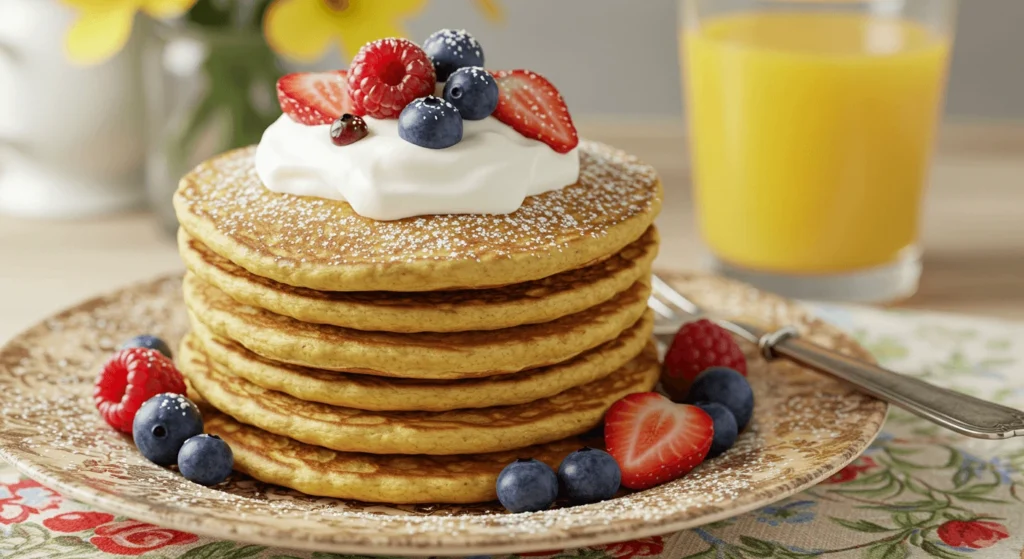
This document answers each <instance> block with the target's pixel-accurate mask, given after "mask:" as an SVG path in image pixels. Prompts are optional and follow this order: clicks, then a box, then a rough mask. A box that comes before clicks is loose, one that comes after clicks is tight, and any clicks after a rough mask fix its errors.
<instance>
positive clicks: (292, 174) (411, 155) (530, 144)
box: [256, 115, 580, 221]
mask: <svg viewBox="0 0 1024 559" xmlns="http://www.w3.org/2000/svg"><path fill="white" fill-rule="evenodd" d="M364 120H365V121H366V125H367V128H368V129H369V135H368V136H367V137H365V138H363V139H362V140H359V141H358V142H355V143H354V144H350V145H347V146H341V147H339V146H336V145H334V144H333V142H331V136H330V125H321V126H306V125H303V124H299V123H297V122H295V121H293V120H292V119H291V118H290V117H288V116H286V115H282V116H281V118H279V119H278V120H277V121H276V122H275V123H274V124H272V125H270V127H269V128H267V130H266V132H264V134H263V138H262V139H261V140H260V143H259V146H258V147H257V148H256V173H257V174H258V175H259V177H260V180H262V181H263V184H264V185H265V186H266V187H267V188H268V189H270V190H272V191H274V192H281V193H287V194H295V195H299V196H317V197H320V198H329V199H332V200H345V201H346V202H348V203H349V204H351V205H352V209H354V210H355V211H356V213H358V214H359V215H361V216H363V217H368V218H370V219H376V220H382V221H387V220H394V219H401V218H405V217H413V216H418V215H431V214H507V213H512V212H514V211H516V210H517V209H519V207H520V206H522V204H523V201H524V200H525V199H526V197H527V196H535V195H538V194H543V193H545V192H549V191H551V190H558V189H560V188H563V187H565V186H568V185H570V184H574V183H575V182H576V181H577V179H578V178H579V173H580V158H579V152H578V151H577V149H578V148H577V149H573V150H572V151H570V152H569V153H565V154H561V153H557V152H556V151H554V150H553V149H551V148H550V147H548V146H547V145H546V144H544V143H542V142H539V141H537V140H533V139H530V138H527V137H525V136H523V135H521V134H520V133H518V132H516V131H515V130H513V129H512V128H511V127H509V126H507V125H505V124H503V123H501V122H500V121H498V120H497V119H495V118H494V117H488V118H485V119H483V120H477V121H469V120H467V121H465V122H464V124H463V126H464V128H463V137H462V141H461V142H459V143H458V144H456V145H454V146H452V147H450V148H447V149H427V148H422V147H419V146H416V145H413V144H411V143H409V142H406V141H405V140H403V139H401V138H400V137H399V136H398V121H397V120H379V119H374V118H368V117H367V118H365V119H364Z"/></svg>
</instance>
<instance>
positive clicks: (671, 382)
mask: <svg viewBox="0 0 1024 559" xmlns="http://www.w3.org/2000/svg"><path fill="white" fill-rule="evenodd" d="M711 367H729V368H730V369H735V370H736V371H738V372H739V373H740V374H741V375H743V376H747V359H746V357H744V356H743V350H742V349H740V346H739V344H737V343H736V340H735V339H733V337H732V334H730V333H729V332H728V331H726V330H725V329H724V328H722V327H721V326H719V325H717V324H715V323H714V322H711V321H710V320H707V319H705V318H702V319H700V320H697V321H694V322H688V323H686V324H684V325H683V327H682V328H680V329H679V332H677V333H676V335H675V337H674V338H673V339H672V345H671V346H669V348H668V353H666V354H665V365H664V366H663V367H662V370H661V385H662V387H663V388H664V389H665V391H666V392H668V395H669V396H671V397H672V399H673V400H676V401H681V400H683V399H685V398H686V394H687V392H689V391H690V385H691V384H693V380H694V379H695V378H697V375H699V374H701V373H703V372H704V371H706V370H707V369H709V368H711Z"/></svg>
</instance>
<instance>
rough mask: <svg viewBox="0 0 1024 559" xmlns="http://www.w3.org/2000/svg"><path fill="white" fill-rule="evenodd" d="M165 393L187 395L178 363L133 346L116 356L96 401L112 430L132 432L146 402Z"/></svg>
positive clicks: (109, 363)
mask: <svg viewBox="0 0 1024 559" xmlns="http://www.w3.org/2000/svg"><path fill="white" fill-rule="evenodd" d="M164 392H173V393H175V394H185V379H184V378H183V377H182V376H181V373H179V372H178V369H176V368H174V363H172V362H171V360H170V359H168V358H166V357H164V355H163V354H161V353H160V352H159V351H157V350H155V349H148V348H144V347H133V348H128V349H122V350H121V351H118V352H117V353H115V354H114V356H113V357H111V358H110V360H109V361H107V363H106V364H105V365H104V366H103V369H102V370H101V371H100V374H99V376H98V377H97V378H96V385H95V386H94V388H93V393H92V397H93V401H94V402H95V403H96V409H98V410H99V411H100V415H101V416H103V419H104V421H106V422H107V423H108V424H109V425H110V426H111V427H113V428H114V429H117V430H118V431H121V432H122V433H131V432H132V422H133V421H134V420H135V412H137V411H139V408H140V407H142V404H143V403H145V401H146V400H148V399H150V398H152V397H153V396H156V395H157V394H161V393H164Z"/></svg>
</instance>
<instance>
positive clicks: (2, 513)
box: [0, 479, 62, 525]
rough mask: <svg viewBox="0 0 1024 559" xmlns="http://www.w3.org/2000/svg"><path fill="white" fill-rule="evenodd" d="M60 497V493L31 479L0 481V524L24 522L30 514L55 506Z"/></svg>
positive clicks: (58, 502) (58, 504)
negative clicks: (7, 482) (12, 481)
mask: <svg viewBox="0 0 1024 559" xmlns="http://www.w3.org/2000/svg"><path fill="white" fill-rule="evenodd" d="M61 499H62V498H61V496H60V495H58V494H56V493H54V492H53V491H50V490H49V489H47V488H45V487H43V486H42V485H39V484H38V483H36V482H34V481H32V480H28V479H25V480H22V481H19V482H17V483H10V484H4V483H0V524H6V525H11V524H18V523H21V522H24V521H26V520H28V517H29V515H31V514H39V513H40V512H41V511H44V510H50V509H55V508H57V507H58V506H60V502H61Z"/></svg>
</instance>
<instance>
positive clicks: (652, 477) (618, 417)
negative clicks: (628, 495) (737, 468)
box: [604, 392, 714, 490]
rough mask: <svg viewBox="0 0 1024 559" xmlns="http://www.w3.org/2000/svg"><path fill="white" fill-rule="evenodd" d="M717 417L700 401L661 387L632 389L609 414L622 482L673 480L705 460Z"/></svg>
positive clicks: (611, 449)
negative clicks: (670, 394)
mask: <svg viewBox="0 0 1024 559" xmlns="http://www.w3.org/2000/svg"><path fill="white" fill-rule="evenodd" d="M713 437H714V421H713V420H712V419H711V416H710V415H708V414H707V413H706V412H705V411H704V410H702V409H700V408H698V407H696V406H688V405H685V404H676V403H673V402H672V401H671V400H669V399H668V398H666V397H664V396H662V395H661V394H658V393H657V392H640V393H637V394H630V395H629V396H626V397H625V398H623V399H621V400H619V401H618V402H615V404H614V405H612V407H611V409H609V410H608V414H607V415H606V416H605V418H604V442H605V446H606V447H607V449H608V453H609V454H611V455H612V457H613V458H615V461H616V462H618V463H619V468H620V469H621V470H622V485H623V486H625V487H628V488H630V489H637V490H639V489H647V488H650V487H654V486H655V485H658V484H661V483H665V482H667V481H672V480H674V479H676V478H678V477H680V476H682V475H684V474H686V473H687V472H689V471H690V470H692V469H694V468H695V467H697V466H698V465H699V464H700V463H701V462H703V461H704V457H705V456H707V454H708V450H710V448H711V440H712V438H713Z"/></svg>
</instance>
